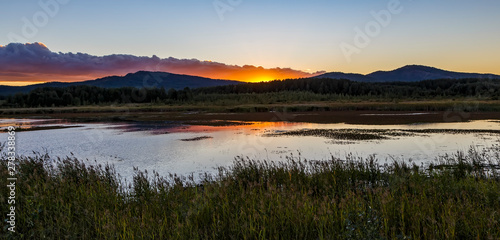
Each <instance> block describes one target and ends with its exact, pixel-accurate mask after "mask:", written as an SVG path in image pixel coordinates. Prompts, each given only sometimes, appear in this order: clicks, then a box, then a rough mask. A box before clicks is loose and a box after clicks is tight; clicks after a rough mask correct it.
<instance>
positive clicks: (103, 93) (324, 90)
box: [3, 78, 500, 107]
mask: <svg viewBox="0 0 500 240" xmlns="http://www.w3.org/2000/svg"><path fill="white" fill-rule="evenodd" d="M460 97H475V98H481V99H493V100H498V99H499V97H500V80H486V79H460V80H455V79H442V80H428V81H420V82H383V83H370V82H354V81H350V80H342V79H317V78H303V79H287V80H275V81H271V82H263V83H244V84H237V85H226V86H216V87H205V88H196V89H190V88H187V87H186V88H184V89H181V90H175V89H169V90H166V89H164V88H142V89H138V88H132V87H123V88H100V87H94V86H85V85H82V86H70V87H63V88H57V87H43V88H37V89H34V90H32V91H30V92H29V93H18V94H15V95H13V96H7V97H6V98H5V100H4V103H3V107H60V106H84V105H101V104H126V103H163V104H183V103H203V104H211V103H214V104H216V103H217V104H219V103H228V104H238V103H245V104H248V103H272V102H297V101H300V102H305V101H332V100H339V99H353V98H357V99H386V100H387V99H392V100H394V99H400V100H402V99H435V98H460Z"/></svg>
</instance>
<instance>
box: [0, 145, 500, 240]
mask: <svg viewBox="0 0 500 240" xmlns="http://www.w3.org/2000/svg"><path fill="white" fill-rule="evenodd" d="M499 153H500V150H499V149H495V150H492V151H491V152H489V153H488V154H486V153H478V152H476V151H475V150H470V151H469V152H468V153H466V154H463V153H458V154H456V155H454V156H445V157H442V158H441V160H440V161H439V162H436V164H431V165H428V166H416V165H411V164H405V163H403V162H394V163H392V164H387V165H380V164H378V163H377V161H376V159H374V158H368V159H348V160H344V161H341V160H339V159H336V158H334V157H332V159H331V160H328V161H305V160H301V159H297V158H291V157H290V158H289V159H288V160H287V161H286V162H282V163H272V162H265V161H257V160H250V159H244V158H238V159H236V160H235V162H234V163H233V165H232V166H231V167H229V168H220V169H219V174H217V175H215V176H209V175H205V176H204V177H203V178H202V180H201V181H199V182H195V181H194V180H193V178H191V177H187V178H184V177H178V176H175V175H170V176H166V177H162V176H158V174H156V173H153V174H152V175H151V174H150V175H148V173H147V172H140V171H137V172H136V174H135V177H134V179H133V183H131V184H129V185H126V184H124V183H122V182H121V181H120V179H119V178H118V176H117V174H116V172H115V171H114V169H113V167H110V166H86V165H85V164H84V163H83V162H82V161H79V160H77V159H74V158H67V159H52V158H50V157H49V156H47V155H42V156H38V157H32V158H23V157H22V158H20V159H18V160H17V163H18V173H17V177H18V178H19V179H20V181H19V182H18V186H17V189H18V190H17V191H18V192H17V203H16V206H17V207H18V212H17V216H18V220H17V221H18V222H17V224H18V226H17V230H18V234H16V235H11V234H9V233H7V232H6V229H5V228H3V229H2V234H1V235H2V237H3V238H5V239H9V238H12V239H14V238H18V237H22V238H33V237H35V238H70V239H74V238H78V239H116V238H120V239H123V238H126V239H134V238H140V239H142V238H147V239H151V238H159V239H456V238H458V239H476V238H478V239H498V238H500V217H499V216H500V169H499V168H498V166H499V164H500V157H499ZM1 164H2V168H0V169H1V170H0V177H2V178H4V179H6V178H7V177H8V175H7V170H6V161H5V157H3V159H2V161H1ZM1 192H2V194H1V195H0V202H1V204H0V205H1V211H2V214H3V215H4V216H5V215H6V209H7V201H6V199H5V196H7V189H6V188H5V187H3V188H1ZM4 225H5V223H4Z"/></svg>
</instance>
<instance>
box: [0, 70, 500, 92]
mask: <svg viewBox="0 0 500 240" xmlns="http://www.w3.org/2000/svg"><path fill="white" fill-rule="evenodd" d="M315 78H332V79H348V80H351V81H359V82H417V81H422V80H435V79H464V78H481V79H500V75H494V74H479V73H462V72H452V71H446V70H442V69H438V68H434V67H427V66H420V65H407V66H404V67H401V68H398V69H395V70H392V71H376V72H373V73H370V74H366V75H363V74H357V73H343V72H330V73H325V74H321V75H319V76H315ZM240 83H243V82H241V81H233V80H220V79H211V78H204V77H197V76H190V75H180V74H173V73H166V72H147V71H139V72H136V73H129V74H127V75H125V76H110V77H104V78H99V79H95V80H89V81H83V82H71V83H65V82H49V83H42V84H35V85H28V86H21V87H17V86H0V95H3V96H6V95H12V94H15V93H18V92H22V93H27V92H29V91H31V90H33V89H35V88H39V87H68V86H76V85H90V86H97V87H103V88H119V87H137V88H142V87H160V88H161V87H163V88H165V89H170V88H174V89H183V88H185V87H189V88H199V87H213V86H222V85H232V84H240Z"/></svg>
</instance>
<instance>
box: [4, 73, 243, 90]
mask: <svg viewBox="0 0 500 240" xmlns="http://www.w3.org/2000/svg"><path fill="white" fill-rule="evenodd" d="M239 83H241V82H239V81H230V80H218V79H211V78H204V77H197V76H190V75H180V74H173V73H167V72H147V71H139V72H136V73H129V74H127V75H125V76H110V77H104V78H99V79H95V80H89V81H83V82H73V83H63V82H50V83H43V84H35V85H29V86H22V87H14V86H0V95H2V96H6V95H13V94H16V93H28V92H29V91H31V90H33V89H36V88H40V87H69V86H79V85H87V86H95V87H102V88H121V87H136V88H143V87H146V88H154V87H157V88H165V89H170V88H173V89H176V90H179V89H183V88H185V87H189V88H199V87H214V86H223V85H231V84H239Z"/></svg>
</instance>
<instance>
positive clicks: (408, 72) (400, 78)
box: [316, 65, 500, 82]
mask: <svg viewBox="0 0 500 240" xmlns="http://www.w3.org/2000/svg"><path fill="white" fill-rule="evenodd" d="M316 78H335V79H348V80H352V81H359V82H418V81H422V80H435V79H464V78H482V79H500V76H499V75H494V74H479V73H462V72H452V71H446V70H442V69H438V68H434V67H427V66H420V65H408V66H404V67H402V68H398V69H395V70H392V71H376V72H373V73H370V74H367V75H362V74H353V73H347V74H345V73H338V72H334V73H325V74H322V75H319V76H316Z"/></svg>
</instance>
